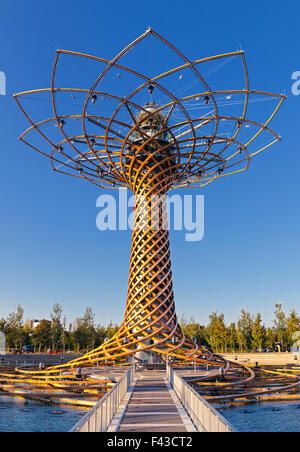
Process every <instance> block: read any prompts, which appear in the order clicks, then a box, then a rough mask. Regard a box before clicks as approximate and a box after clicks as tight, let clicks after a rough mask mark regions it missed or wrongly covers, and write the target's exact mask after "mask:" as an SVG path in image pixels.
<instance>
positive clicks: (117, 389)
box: [70, 366, 134, 433]
mask: <svg viewBox="0 0 300 452" xmlns="http://www.w3.org/2000/svg"><path fill="white" fill-rule="evenodd" d="M133 380H134V367H133V366H132V367H131V368H130V369H129V370H128V371H127V372H126V374H125V375H124V376H123V377H122V378H121V379H120V380H119V381H118V383H116V384H115V386H113V387H112V388H111V390H110V391H109V392H108V393H107V394H106V395H105V396H104V397H103V398H102V399H101V400H100V401H99V402H98V403H97V404H96V405H95V406H94V407H93V408H92V409H91V410H90V411H89V412H88V413H87V414H86V415H85V416H84V417H83V418H82V419H80V421H79V422H77V424H76V425H75V426H74V427H73V428H72V429H71V430H70V433H76V432H77V433H92V432H93V433H95V432H106V431H107V429H108V427H109V425H110V424H111V421H112V419H113V417H114V416H115V414H116V412H117V410H118V408H119V406H120V404H121V402H122V400H123V399H124V397H125V395H126V393H127V392H128V389H129V388H130V386H131V384H132V382H133Z"/></svg>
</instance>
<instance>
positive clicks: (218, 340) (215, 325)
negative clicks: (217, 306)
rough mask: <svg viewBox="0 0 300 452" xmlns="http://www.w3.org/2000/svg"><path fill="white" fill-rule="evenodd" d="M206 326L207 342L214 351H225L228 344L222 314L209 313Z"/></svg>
mask: <svg viewBox="0 0 300 452" xmlns="http://www.w3.org/2000/svg"><path fill="white" fill-rule="evenodd" d="M209 318H210V323H209V325H208V327H207V336H208V342H209V344H210V345H211V347H212V348H213V350H215V351H216V352H220V351H221V352H222V353H224V352H226V351H227V345H228V331H227V328H226V325H225V321H224V314H220V315H218V314H217V312H214V313H212V314H211V315H210V317H209Z"/></svg>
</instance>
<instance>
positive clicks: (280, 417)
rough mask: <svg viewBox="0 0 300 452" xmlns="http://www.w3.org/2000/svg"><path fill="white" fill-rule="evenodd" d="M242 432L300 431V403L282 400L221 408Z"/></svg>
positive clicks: (225, 415) (226, 416) (224, 414)
mask: <svg viewBox="0 0 300 452" xmlns="http://www.w3.org/2000/svg"><path fill="white" fill-rule="evenodd" d="M219 411H220V412H221V413H222V415H223V416H224V417H225V418H226V419H228V420H229V421H230V422H231V423H232V424H233V425H234V426H235V427H236V428H237V430H238V431H240V432H300V416H299V415H300V403H299V402H286V403H285V402H280V403H272V404H270V403H261V404H253V405H243V406H238V407H235V408H221V409H220V408H219Z"/></svg>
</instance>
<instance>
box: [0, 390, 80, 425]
mask: <svg viewBox="0 0 300 452" xmlns="http://www.w3.org/2000/svg"><path fill="white" fill-rule="evenodd" d="M87 411H88V409H85V408H80V409H78V408H75V407H74V408H73V407H72V408H70V407H69V406H58V405H42V404H40V403H37V402H30V401H24V400H22V399H17V398H10V397H1V396H0V432H68V431H69V430H70V429H71V428H72V427H73V426H74V425H75V424H76V422H78V421H79V420H80V418H81V417H82V416H84V415H85V414H86V412H87Z"/></svg>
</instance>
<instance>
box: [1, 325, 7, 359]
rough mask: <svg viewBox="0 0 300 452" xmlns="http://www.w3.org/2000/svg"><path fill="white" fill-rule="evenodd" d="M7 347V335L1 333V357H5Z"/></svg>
mask: <svg viewBox="0 0 300 452" xmlns="http://www.w3.org/2000/svg"><path fill="white" fill-rule="evenodd" d="M5 353H6V346H5V334H4V333H3V332H2V331H0V355H5Z"/></svg>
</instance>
